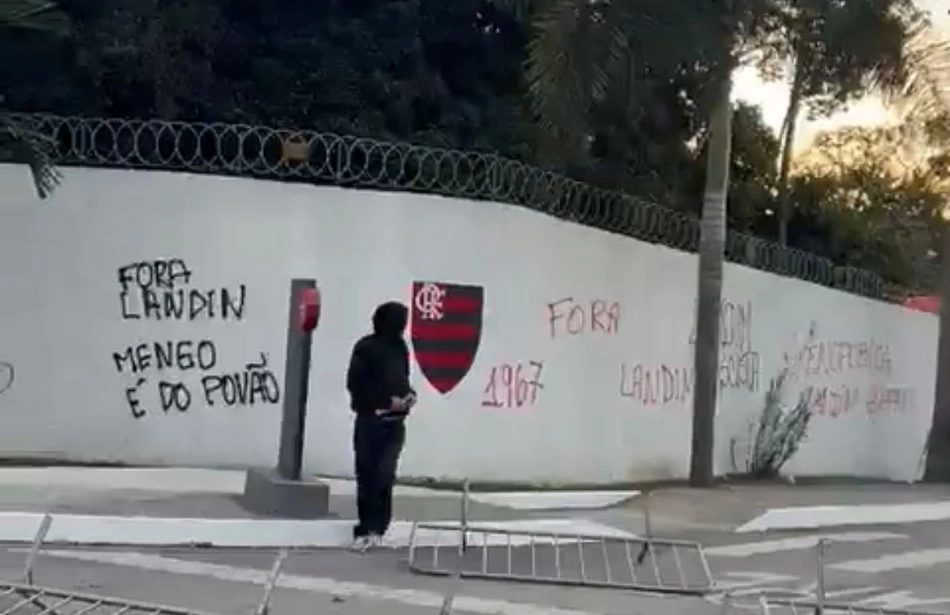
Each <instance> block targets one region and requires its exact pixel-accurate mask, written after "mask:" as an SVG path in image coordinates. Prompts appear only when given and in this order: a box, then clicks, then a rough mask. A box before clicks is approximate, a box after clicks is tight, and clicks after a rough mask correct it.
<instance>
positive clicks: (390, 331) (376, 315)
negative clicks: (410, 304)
mask: <svg viewBox="0 0 950 615" xmlns="http://www.w3.org/2000/svg"><path fill="white" fill-rule="evenodd" d="M408 322H409V308H407V307H406V306H405V305H403V304H401V303H399V302H398V301H389V302H387V303H384V304H382V305H381V306H379V307H378V308H376V311H375V312H373V332H374V333H376V334H377V335H381V336H383V337H387V338H401V337H402V334H403V332H404V331H405V330H406V324H407V323H408Z"/></svg>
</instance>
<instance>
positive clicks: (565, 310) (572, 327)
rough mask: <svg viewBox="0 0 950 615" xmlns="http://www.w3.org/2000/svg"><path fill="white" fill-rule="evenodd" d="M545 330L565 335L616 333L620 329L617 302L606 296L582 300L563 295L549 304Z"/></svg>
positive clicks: (618, 304) (552, 334)
mask: <svg viewBox="0 0 950 615" xmlns="http://www.w3.org/2000/svg"><path fill="white" fill-rule="evenodd" d="M547 308H548V310H547V311H548V333H549V335H550V336H551V338H557V337H560V336H567V335H585V334H586V335H598V334H599V335H616V334H617V333H618V332H619V331H620V303H619V302H617V301H607V300H605V299H591V300H586V301H582V300H579V299H575V298H574V297H563V298H561V299H558V300H556V301H552V302H550V303H548V305H547Z"/></svg>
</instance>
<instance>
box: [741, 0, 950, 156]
mask: <svg viewBox="0 0 950 615" xmlns="http://www.w3.org/2000/svg"><path fill="white" fill-rule="evenodd" d="M916 1H917V5H918V6H920V7H921V8H923V9H926V10H929V11H930V13H931V15H932V19H933V23H934V25H935V26H936V27H937V28H938V29H939V30H940V31H941V32H943V33H944V34H946V35H947V36H950V15H948V14H947V11H948V10H950V2H948V0H916ZM734 87H735V90H734V92H733V98H735V99H740V100H744V101H746V102H749V103H752V104H756V105H759V107H761V109H762V115H763V117H764V119H765V122H766V123H767V124H768V125H769V126H771V127H772V129H773V130H775V132H776V133H778V131H779V130H780V129H781V127H782V120H783V119H784V116H785V111H786V107H787V106H788V85H787V84H786V83H783V82H777V83H764V82H763V81H762V80H760V79H759V78H758V76H757V75H756V74H755V69H752V68H741V69H739V70H738V71H736V74H735V76H734ZM888 117H889V115H888V112H887V110H886V109H885V108H884V106H883V105H882V104H881V102H880V101H879V100H877V99H875V98H869V99H867V100H863V101H859V102H857V103H855V104H853V105H851V106H850V107H849V108H848V109H847V110H846V111H844V112H841V113H837V114H835V115H833V116H831V117H829V118H823V119H820V120H818V121H814V122H811V121H808V120H807V119H806V118H804V117H802V118H801V119H800V120H799V124H798V130H797V132H796V136H795V138H796V144H795V149H796V150H801V149H803V148H805V147H807V146H808V144H809V143H810V142H811V140H812V139H813V138H814V137H815V135H816V134H818V133H819V132H821V131H823V130H829V129H833V128H836V127H840V126H853V125H860V124H880V123H884V122H886V121H887V120H888Z"/></svg>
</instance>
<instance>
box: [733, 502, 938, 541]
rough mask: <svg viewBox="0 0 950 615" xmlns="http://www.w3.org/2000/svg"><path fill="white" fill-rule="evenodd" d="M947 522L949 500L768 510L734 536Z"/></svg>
mask: <svg viewBox="0 0 950 615" xmlns="http://www.w3.org/2000/svg"><path fill="white" fill-rule="evenodd" d="M944 519H950V500H943V501H936V502H934V501H931V502H915V503H908V504H861V505H854V506H796V507H791V508H771V509H769V510H767V511H766V512H765V513H763V514H761V515H759V516H758V517H755V518H754V519H752V520H750V521H748V522H746V523H745V524H743V525H741V526H739V527H737V528H736V530H735V532H736V533H737V534H745V533H750V532H768V531H772V530H803V529H815V528H820V527H839V526H843V525H887V524H895V523H918V522H922V521H942V520H944Z"/></svg>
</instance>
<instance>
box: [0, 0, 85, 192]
mask: <svg viewBox="0 0 950 615" xmlns="http://www.w3.org/2000/svg"><path fill="white" fill-rule="evenodd" d="M69 31H70V23H69V20H68V18H67V16H66V14H65V13H63V12H62V11H61V10H60V8H59V5H58V4H57V3H56V2H47V1H45V0H43V1H40V0H0V36H5V35H8V34H10V33H16V34H25V35H26V36H27V37H28V38H30V39H35V38H36V37H41V38H42V39H44V40H48V38H49V37H50V36H64V35H67V34H68V33H69ZM0 40H2V39H0ZM3 102H4V96H3V94H2V93H0V103H3ZM53 145H54V144H53V143H52V141H51V140H50V138H49V137H48V136H46V135H42V134H40V133H37V132H36V131H34V130H32V129H30V128H29V127H28V126H24V125H22V124H20V123H19V122H16V121H14V120H13V119H12V118H10V117H7V116H4V115H0V159H6V160H10V161H13V162H16V163H20V164H26V165H28V166H29V168H30V171H31V173H32V175H33V183H34V185H35V186H36V193H37V194H38V195H39V197H40V198H41V199H45V198H46V197H47V196H49V195H50V193H52V191H53V189H54V188H55V187H56V186H57V185H58V184H59V181H60V178H61V176H60V173H59V171H57V169H56V167H55V166H53V163H52V156H51V155H52V152H53Z"/></svg>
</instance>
